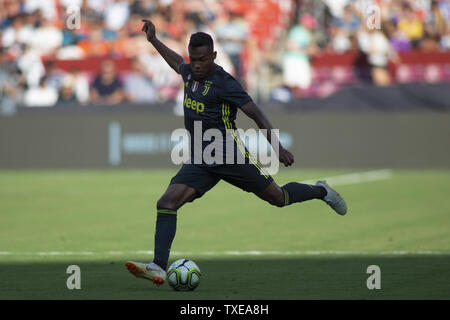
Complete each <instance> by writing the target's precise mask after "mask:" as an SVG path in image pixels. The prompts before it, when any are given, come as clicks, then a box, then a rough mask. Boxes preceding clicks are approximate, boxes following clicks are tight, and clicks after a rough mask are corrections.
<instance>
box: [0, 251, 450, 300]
mask: <svg viewBox="0 0 450 320" xmlns="http://www.w3.org/2000/svg"><path fill="white" fill-rule="evenodd" d="M193 260H194V261H195V262H196V263H197V264H198V265H199V267H200V268H201V271H202V278H201V283H200V286H199V287H198V288H197V289H196V290H195V291H192V292H176V291H174V290H172V289H171V288H170V287H169V286H168V285H167V284H164V285H163V286H162V287H159V288H157V287H155V286H154V285H153V284H152V283H151V282H149V281H146V280H141V279H136V278H134V277H133V276H132V275H130V274H129V273H128V272H127V270H126V268H125V266H124V263H125V260H123V261H122V260H102V261H89V260H87V259H86V258H80V259H77V258H70V259H67V261H64V262H50V261H47V262H46V261H45V260H44V259H42V260H40V261H34V262H33V263H30V262H27V263H23V262H22V263H21V262H5V261H3V262H1V263H0V288H1V290H0V299H27V300H28V299H45V300H48V299H50V300H53V299H121V300H122V299H139V300H140V299H151V300H154V299H163V300H172V299H182V300H197V299H199V300H211V299H212V300H240V299H248V300H300V299H321V300H323V299H333V300H334V299H450V256H448V255H441V256H434V255H423V256H396V257H389V256H356V255H355V256H327V257H322V256H308V257H286V258H284V257H281V258H280V257H268V258H260V257H245V258H244V257H239V258H233V259H232V258H227V259H223V258H217V259H214V258H211V257H209V258H201V257H198V258H194V259H193ZM69 265H78V266H79V267H80V270H81V277H80V284H81V289H79V290H77V289H72V290H69V289H68V287H67V281H68V278H69V277H70V276H71V275H72V274H68V273H66V272H67V267H68V266H69ZM374 265H375V266H378V267H379V271H380V272H379V278H376V277H377V274H376V273H374V271H371V270H376V268H374V269H372V268H369V273H368V267H369V266H374ZM375 272H376V271H375ZM72 280H73V279H72ZM377 281H378V282H377ZM69 282H71V281H70V279H69ZM72 283H73V281H72ZM368 284H369V287H373V286H377V285H379V286H380V287H381V288H380V289H376V288H375V289H369V288H368Z"/></svg>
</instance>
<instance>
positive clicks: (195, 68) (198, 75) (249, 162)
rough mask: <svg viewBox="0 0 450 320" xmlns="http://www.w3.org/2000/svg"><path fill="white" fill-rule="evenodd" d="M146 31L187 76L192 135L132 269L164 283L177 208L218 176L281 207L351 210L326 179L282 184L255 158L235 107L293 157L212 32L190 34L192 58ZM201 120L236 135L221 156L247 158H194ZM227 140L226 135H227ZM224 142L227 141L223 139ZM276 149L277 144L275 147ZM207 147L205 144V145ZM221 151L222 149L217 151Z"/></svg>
mask: <svg viewBox="0 0 450 320" xmlns="http://www.w3.org/2000/svg"><path fill="white" fill-rule="evenodd" d="M142 21H143V22H144V25H143V27H142V31H143V32H145V33H146V35H147V40H148V41H149V42H150V43H151V44H152V45H153V46H154V47H155V49H156V50H157V51H158V52H159V54H160V55H161V56H162V57H163V58H164V60H165V61H166V62H167V63H168V64H169V66H170V67H172V69H173V70H175V71H176V72H177V73H178V74H180V75H181V77H182V78H183V81H184V84H185V86H184V104H183V105H184V108H183V109H184V124H185V127H186V129H187V130H188V131H189V133H190V135H191V161H190V163H185V164H183V166H182V167H181V169H180V171H179V172H178V173H177V174H176V175H175V176H174V177H173V178H172V180H171V181H170V184H169V186H168V188H167V190H166V192H165V193H164V194H163V195H162V197H161V198H160V199H159V200H158V202H157V204H156V208H157V217H156V231H155V250H154V259H153V261H152V262H150V263H141V262H133V261H128V262H126V263H125V266H126V268H127V269H128V271H129V272H130V273H132V274H133V275H135V276H136V277H138V278H143V279H148V280H151V281H152V282H153V283H155V284H157V285H161V284H163V283H164V281H165V279H166V269H167V264H168V260H169V253H170V248H171V245H172V241H173V239H174V237H175V231H176V224H177V212H178V209H180V208H181V207H182V206H183V205H184V204H185V203H187V202H192V201H194V200H195V199H197V198H200V197H202V196H203V195H204V194H205V193H206V192H207V191H208V190H210V189H211V188H212V187H214V186H215V185H216V184H217V183H218V182H219V181H220V180H225V181H226V182H228V183H230V184H232V185H234V186H236V187H239V188H241V189H242V190H244V191H247V192H252V193H254V194H255V195H256V196H258V197H259V198H261V199H262V200H265V201H267V202H268V203H270V204H271V205H274V206H277V207H283V206H288V205H291V204H293V203H297V202H303V201H307V200H312V199H320V200H323V201H325V202H326V203H327V204H328V205H329V206H330V207H331V208H332V209H333V210H334V211H335V212H337V213H338V214H340V215H344V214H346V213H347V206H346V204H345V201H344V199H343V198H342V197H341V196H340V195H339V194H338V193H337V192H336V191H335V190H333V189H332V188H331V187H330V186H328V185H327V183H326V182H325V181H317V182H316V184H315V185H307V184H301V183H298V182H290V183H288V184H286V185H284V186H281V187H280V186H278V185H277V184H276V183H275V181H274V180H273V178H272V177H271V176H270V175H268V174H265V173H264V171H263V170H262V169H261V166H260V164H259V163H258V162H256V161H254V160H253V159H252V158H251V156H250V155H249V153H248V152H247V151H246V149H245V148H244V147H243V146H242V142H241V141H240V140H239V139H238V138H237V137H236V134H235V133H234V130H235V129H236V125H235V122H234V121H235V119H236V113H237V110H238V109H240V110H241V111H242V112H243V113H244V114H246V115H247V116H248V117H250V118H251V119H253V120H254V121H255V123H256V124H257V126H258V127H259V128H260V129H266V130H267V132H268V133H267V134H266V137H267V140H268V141H269V142H270V143H271V145H272V146H276V147H278V158H279V161H280V162H281V163H283V164H284V165H285V166H286V167H287V166H290V165H292V163H293V162H294V156H293V155H292V154H291V153H290V152H289V151H288V150H286V149H284V148H283V146H282V145H281V144H280V142H279V141H278V140H276V139H273V138H272V135H271V134H270V133H271V130H273V127H272V125H271V123H270V122H269V120H268V119H267V117H266V115H265V114H264V113H263V112H262V111H261V109H260V108H259V107H258V106H257V105H256V104H255V103H254V102H253V100H252V98H251V97H250V96H249V95H248V94H247V93H246V92H245V91H244V90H243V88H242V86H241V85H240V84H239V82H238V81H236V80H235V79H234V78H233V77H232V76H231V75H230V74H228V73H227V72H226V71H224V70H223V68H222V67H220V66H218V65H217V64H215V63H214V60H215V58H216V54H217V52H215V51H214V44H213V40H212V38H211V36H209V35H208V34H206V33H203V32H197V33H194V34H192V35H191V37H190V42H189V45H188V53H189V60H190V63H189V64H187V63H186V62H185V61H184V59H183V58H182V57H181V56H180V55H179V54H177V53H176V52H174V51H173V50H171V49H169V48H168V47H167V46H166V45H164V44H163V43H162V42H161V41H159V40H158V38H157V37H156V32H155V26H154V24H153V23H152V22H151V21H149V20H142ZM195 121H201V124H202V130H203V131H205V130H207V129H211V128H215V129H218V130H220V131H221V132H222V134H223V135H224V136H225V135H227V134H228V135H232V136H233V138H234V140H233V141H235V143H233V149H232V150H230V149H229V148H228V147H226V146H224V147H223V154H222V156H223V159H225V157H226V154H227V153H229V152H235V154H237V153H238V152H242V153H243V154H244V157H245V161H244V163H242V161H241V162H239V163H236V162H235V163H232V164H229V162H228V161H226V160H223V161H222V162H221V163H220V162H215V163H212V164H211V163H207V162H206V161H203V160H202V161H200V162H199V161H192V159H193V157H194V153H195V152H194V150H193V149H195V148H205V143H204V142H203V141H202V142H201V143H200V145H199V143H198V142H197V141H194V140H193V137H194V122H195ZM223 141H225V139H224V140H223ZM224 145H225V143H224ZM274 149H275V150H276V148H274ZM202 150H203V149H202ZM218 152H219V153H220V151H218Z"/></svg>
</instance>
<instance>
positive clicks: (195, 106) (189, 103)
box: [183, 94, 205, 113]
mask: <svg viewBox="0 0 450 320" xmlns="http://www.w3.org/2000/svg"><path fill="white" fill-rule="evenodd" d="M183 105H184V106H185V107H186V108H188V109H192V110H194V111H195V112H197V113H202V112H203V111H205V105H204V104H203V103H201V102H198V101H196V100H194V99H191V98H188V96H187V94H186V95H185V96H184V102H183Z"/></svg>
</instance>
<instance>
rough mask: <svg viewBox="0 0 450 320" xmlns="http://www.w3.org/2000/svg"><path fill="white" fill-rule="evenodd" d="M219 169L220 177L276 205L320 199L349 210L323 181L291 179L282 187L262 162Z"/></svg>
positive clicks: (340, 209) (341, 212) (339, 211)
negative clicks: (301, 181)
mask: <svg viewBox="0 0 450 320" xmlns="http://www.w3.org/2000/svg"><path fill="white" fill-rule="evenodd" d="M220 170H221V171H223V172H222V173H221V175H222V176H221V178H222V179H224V180H225V181H227V182H229V183H231V184H233V185H235V186H237V187H239V188H241V189H243V190H245V191H248V192H253V193H254V194H255V195H257V196H258V197H259V198H261V199H263V200H265V201H267V202H268V203H270V204H272V205H274V206H277V207H284V206H287V205H291V204H293V203H298V202H304V201H308V200H312V199H320V200H323V201H325V202H326V203H328V204H329V205H330V206H331V207H332V208H333V210H335V211H336V212H337V213H339V214H341V215H344V214H345V213H346V212H347V207H346V205H345V201H344V199H342V197H341V196H340V195H339V194H338V193H337V192H336V191H335V190H333V189H332V188H331V187H330V186H328V185H327V184H326V183H325V182H323V181H318V182H317V183H316V184H315V185H309V184H304V183H298V182H290V183H287V184H285V185H283V186H281V187H280V186H278V185H277V183H276V182H275V181H273V178H272V177H271V176H270V175H268V174H265V172H264V170H263V169H261V166H260V165H259V164H256V165H255V164H250V163H249V164H242V165H229V166H224V167H223V168H222V169H220Z"/></svg>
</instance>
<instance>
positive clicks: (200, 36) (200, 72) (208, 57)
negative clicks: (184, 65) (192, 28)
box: [188, 32, 217, 79]
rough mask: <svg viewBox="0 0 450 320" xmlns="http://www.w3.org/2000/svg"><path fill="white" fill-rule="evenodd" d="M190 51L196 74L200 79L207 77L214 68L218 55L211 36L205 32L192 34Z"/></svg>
mask: <svg viewBox="0 0 450 320" xmlns="http://www.w3.org/2000/svg"><path fill="white" fill-rule="evenodd" d="M188 51H189V60H190V63H191V67H192V71H193V72H194V75H195V76H196V77H197V78H200V79H201V78H204V77H206V76H207V75H208V74H209V73H210V72H211V71H212V69H213V68H214V60H215V59H216V56H217V52H215V51H214V42H213V39H212V38H211V36H210V35H209V34H207V33H204V32H197V33H194V34H192V35H191V38H190V40H189V46H188Z"/></svg>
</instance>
